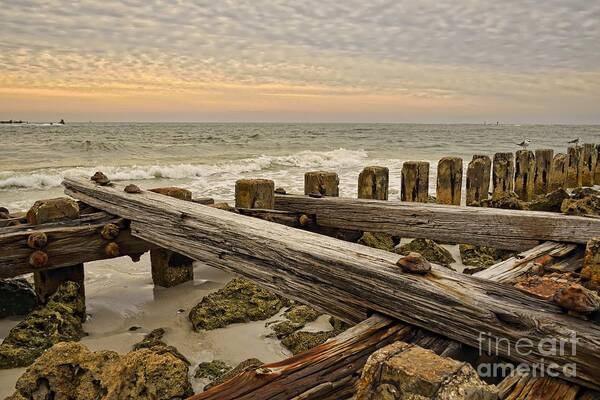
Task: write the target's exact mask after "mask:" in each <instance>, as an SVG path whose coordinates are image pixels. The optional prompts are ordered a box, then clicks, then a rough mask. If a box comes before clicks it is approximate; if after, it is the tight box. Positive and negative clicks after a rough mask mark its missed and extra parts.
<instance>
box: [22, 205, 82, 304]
mask: <svg viewBox="0 0 600 400" xmlns="http://www.w3.org/2000/svg"><path fill="white" fill-rule="evenodd" d="M77 218H79V205H78V204H77V202H76V201H75V200H72V199H69V198H67V197H60V198H56V199H50V200H40V201H36V202H35V204H34V205H33V207H31V209H29V211H28V212H27V222H28V223H29V224H32V225H37V224H46V223H50V222H57V221H64V220H72V219H77ZM49 240H51V238H49ZM34 253H35V258H37V259H38V260H44V261H43V264H45V262H47V255H46V254H45V253H44V251H43V249H41V250H40V249H38V250H36V251H35V252H34ZM42 256H45V257H42ZM32 257H33V255H32ZM31 261H32V259H31V258H30V262H31ZM36 265H37V266H40V265H39V264H38V263H36ZM33 281H34V286H35V293H36V295H37V297H38V300H39V301H40V303H42V304H44V303H46V302H47V301H48V298H49V297H50V296H51V295H53V294H54V292H56V290H57V289H58V287H59V286H60V285H61V284H63V283H64V282H66V281H72V282H75V283H77V284H78V285H79V293H80V294H81V296H82V298H85V286H84V273H83V264H75V265H70V266H67V267H61V268H54V269H49V270H44V271H36V272H34V273H33Z"/></svg>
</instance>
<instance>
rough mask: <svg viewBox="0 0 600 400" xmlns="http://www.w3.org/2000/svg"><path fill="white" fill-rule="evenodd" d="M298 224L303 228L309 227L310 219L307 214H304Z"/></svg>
mask: <svg viewBox="0 0 600 400" xmlns="http://www.w3.org/2000/svg"><path fill="white" fill-rule="evenodd" d="M298 222H299V223H300V225H301V226H308V225H309V224H310V217H309V216H308V215H306V214H302V215H301V216H300V218H298Z"/></svg>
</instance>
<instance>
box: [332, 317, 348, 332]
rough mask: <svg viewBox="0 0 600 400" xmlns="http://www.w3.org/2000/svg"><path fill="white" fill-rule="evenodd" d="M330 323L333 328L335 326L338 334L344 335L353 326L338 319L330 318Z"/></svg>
mask: <svg viewBox="0 0 600 400" xmlns="http://www.w3.org/2000/svg"><path fill="white" fill-rule="evenodd" d="M329 323H330V324H331V326H333V330H334V331H336V332H338V333H342V332H343V331H345V330H346V329H348V328H350V327H351V326H352V325H350V324H348V323H347V322H344V321H342V320H341V319H338V318H336V317H329Z"/></svg>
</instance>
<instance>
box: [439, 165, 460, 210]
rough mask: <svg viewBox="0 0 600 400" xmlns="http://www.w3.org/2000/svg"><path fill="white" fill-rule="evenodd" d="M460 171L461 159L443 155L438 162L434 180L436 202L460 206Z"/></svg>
mask: <svg viewBox="0 0 600 400" xmlns="http://www.w3.org/2000/svg"><path fill="white" fill-rule="evenodd" d="M462 173H463V160H462V158H460V157H443V158H442V159H441V160H440V161H439V162H438V167H437V182H436V197H437V201H438V203H440V204H452V205H455V206H460V200H461V192H462Z"/></svg>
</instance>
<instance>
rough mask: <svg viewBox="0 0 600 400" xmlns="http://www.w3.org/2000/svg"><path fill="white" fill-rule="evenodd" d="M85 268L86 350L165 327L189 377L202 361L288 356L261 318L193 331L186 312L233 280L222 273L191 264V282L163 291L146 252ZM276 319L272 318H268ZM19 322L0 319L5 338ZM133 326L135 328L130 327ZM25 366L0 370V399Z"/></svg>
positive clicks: (123, 345) (119, 345)
mask: <svg viewBox="0 0 600 400" xmlns="http://www.w3.org/2000/svg"><path fill="white" fill-rule="evenodd" d="M85 270H86V282H85V283H86V296H87V297H86V300H87V312H88V314H89V317H88V321H86V323H85V324H84V329H85V331H86V332H87V333H88V334H89V335H88V336H86V337H84V338H83V339H82V340H81V343H83V344H84V345H86V346H87V347H89V348H90V350H114V351H117V352H118V353H122V354H123V353H127V352H128V351H130V350H131V347H132V345H133V344H134V343H136V342H138V341H140V340H141V339H142V338H143V336H144V335H145V334H147V333H148V332H150V331H151V330H153V329H156V328H165V329H166V334H165V336H164V338H163V340H164V341H165V342H166V343H167V344H169V345H173V346H175V347H177V349H178V350H179V351H180V352H181V353H182V354H183V355H184V356H185V357H187V358H188V360H189V361H190V362H191V363H192V365H191V367H190V375H192V374H193V372H194V370H195V368H196V366H197V365H198V363H200V362H202V361H212V360H213V359H221V360H224V361H226V362H227V363H229V364H230V365H233V366H235V365H237V364H238V363H239V362H241V361H243V360H245V359H248V358H258V359H260V360H261V361H264V362H272V361H278V360H280V359H283V358H286V357H287V356H288V355H289V352H288V351H287V350H286V349H285V348H284V347H282V346H281V344H280V343H279V341H278V340H276V339H272V338H268V337H267V335H268V334H269V333H271V330H270V328H268V327H265V322H266V321H256V322H251V323H246V324H233V325H230V326H228V327H226V328H222V329H216V330H213V331H202V332H194V331H193V330H192V328H191V324H190V323H189V321H188V312H189V310H190V309H191V308H192V307H193V306H195V305H196V304H197V303H198V302H199V301H200V300H201V299H202V297H203V296H205V295H206V294H208V293H211V292H214V291H216V290H218V289H220V288H221V287H223V286H224V285H225V284H226V283H227V282H228V281H229V280H230V279H231V278H232V276H231V275H229V274H227V273H225V272H222V271H220V270H217V269H214V268H210V267H207V266H204V265H202V264H201V263H195V265H194V276H195V280H194V281H193V282H187V283H185V284H182V285H179V286H177V287H174V288H169V289H165V288H155V287H154V285H153V284H152V278H151V275H150V257H149V255H148V254H145V255H144V256H143V257H142V259H141V261H140V262H138V263H133V262H131V260H130V259H129V258H128V257H121V258H117V259H113V260H103V261H96V262H91V263H87V264H86V267H85ZM182 310H183V311H182ZM275 319H277V316H275V317H273V318H271V320H275ZM267 321H268V320H267ZM18 322H19V319H18V318H12V319H2V320H0V337H1V338H4V336H6V334H7V333H8V331H9V330H10V329H11V328H12V327H13V326H14V325H16V324H17V323H18ZM132 326H138V327H140V329H138V330H136V331H130V330H129V328H130V327H132ZM24 370H25V369H24V368H18V369H11V370H0V398H5V397H6V396H8V395H10V394H12V393H13V392H14V384H15V382H16V380H17V378H18V377H19V376H20V375H21V374H22V373H23V371H24ZM191 382H192V384H193V386H194V390H195V391H199V390H201V388H202V387H203V386H204V384H206V383H207V382H206V381H201V380H194V379H192V380H191Z"/></svg>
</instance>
